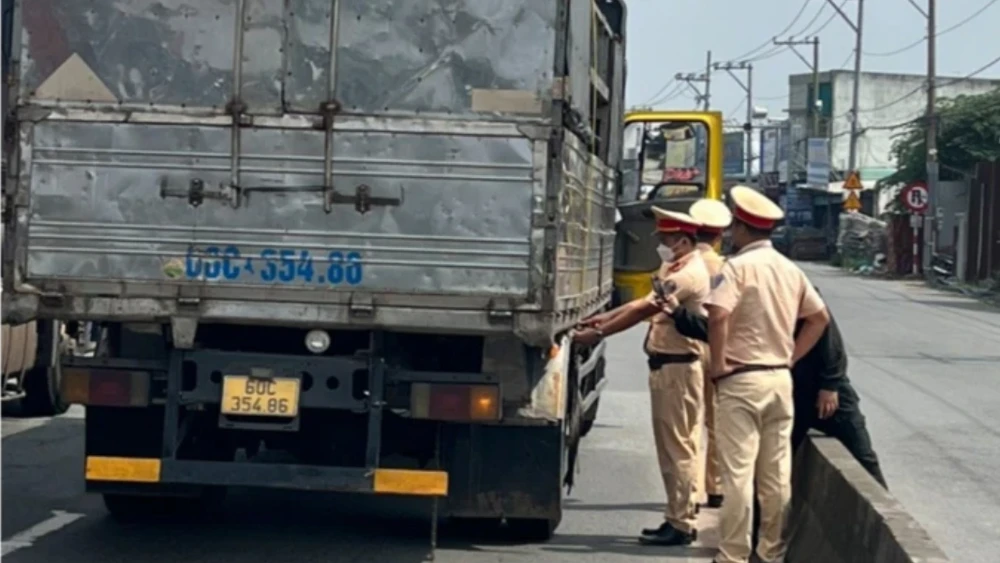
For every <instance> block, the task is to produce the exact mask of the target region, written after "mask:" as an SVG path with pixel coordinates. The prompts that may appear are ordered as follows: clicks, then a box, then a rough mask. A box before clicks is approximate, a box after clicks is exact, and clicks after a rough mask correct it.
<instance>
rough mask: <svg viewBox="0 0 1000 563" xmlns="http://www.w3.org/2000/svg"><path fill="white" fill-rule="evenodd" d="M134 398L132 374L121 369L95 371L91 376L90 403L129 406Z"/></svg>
mask: <svg viewBox="0 0 1000 563" xmlns="http://www.w3.org/2000/svg"><path fill="white" fill-rule="evenodd" d="M131 399H132V374H131V373H130V372H127V371H125V372H121V371H95V372H92V374H91V376H90V399H89V401H87V403H88V404H90V405H94V406H100V407H127V406H129V405H130V404H131Z"/></svg>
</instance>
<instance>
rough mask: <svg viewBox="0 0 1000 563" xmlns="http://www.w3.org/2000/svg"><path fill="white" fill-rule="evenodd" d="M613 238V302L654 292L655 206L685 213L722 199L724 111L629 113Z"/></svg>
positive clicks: (626, 300)
mask: <svg viewBox="0 0 1000 563" xmlns="http://www.w3.org/2000/svg"><path fill="white" fill-rule="evenodd" d="M623 135H624V140H623V142H622V163H621V167H622V176H621V185H620V187H619V191H618V219H619V221H618V223H617V225H616V237H615V262H614V281H615V297H614V303H615V304H619V303H625V302H628V301H630V300H632V299H635V298H637V297H641V296H643V295H646V294H648V293H649V292H650V291H652V284H651V279H652V275H653V274H654V273H655V272H656V269H657V268H658V267H659V264H660V260H659V258H658V257H657V255H656V239H655V238H654V237H651V236H650V234H651V233H652V232H653V230H654V227H653V226H654V224H655V220H654V218H653V213H652V210H651V208H652V207H653V206H654V205H655V206H657V207H661V208H663V209H670V210H675V211H683V212H686V211H687V209H688V207H689V206H690V205H691V204H692V203H694V201H695V200H697V199H700V198H704V197H708V198H713V199H722V197H723V174H722V114H721V113H720V112H716V111H683V112H680V111H659V110H648V111H647V110H643V111H632V112H629V113H627V114H626V116H625V126H624V130H623Z"/></svg>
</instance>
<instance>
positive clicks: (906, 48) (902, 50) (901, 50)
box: [864, 0, 1000, 57]
mask: <svg viewBox="0 0 1000 563" xmlns="http://www.w3.org/2000/svg"><path fill="white" fill-rule="evenodd" d="M997 2H1000V0H990V1H989V2H987V3H986V4H985V5H983V7H981V8H979V9H978V10H976V11H975V12H973V13H972V15H970V16H968V17H967V18H965V19H964V20H962V21H960V22H958V23H956V24H954V25H952V26H949V27H946V28H944V29H942V30H940V31H938V32H937V33H935V34H934V37H941V36H942V35H945V34H946V33H951V32H952V31H955V30H956V29H958V28H960V27H962V26H964V25H965V24H967V23H969V22H971V21H972V20H974V19H976V18H977V17H979V15H980V14H982V13H983V12H985V11H986V10H988V9H990V8H991V7H993V5H994V4H996V3H997ZM925 41H927V36H926V35H925V36H923V37H921V38H920V39H918V40H916V41H914V42H913V43H909V44H907V45H905V46H903V47H900V48H898V49H894V50H892V51H886V52H883V53H869V52H867V51H864V54H865V56H866V57H891V56H893V55H898V54H900V53H905V52H906V51H909V50H910V49H912V48H914V47H916V46H918V45H921V44H922V43H924V42H925Z"/></svg>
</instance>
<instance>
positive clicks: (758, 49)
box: [728, 0, 812, 62]
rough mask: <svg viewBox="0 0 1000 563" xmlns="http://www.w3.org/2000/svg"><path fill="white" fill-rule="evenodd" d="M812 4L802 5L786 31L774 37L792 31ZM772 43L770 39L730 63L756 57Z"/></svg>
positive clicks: (783, 30) (808, 0)
mask: <svg viewBox="0 0 1000 563" xmlns="http://www.w3.org/2000/svg"><path fill="white" fill-rule="evenodd" d="M811 3H812V0H806V1H805V2H804V3H803V4H802V7H801V8H799V11H798V13H797V14H795V17H794V18H792V21H791V22H789V24H788V25H787V26H785V29H782V30H781V31H779V32H778V33H775V34H774V37H778V36H780V35H784V34H786V33H788V30H789V29H792V28H793V27H794V26H795V24H796V23H798V22H799V19H801V18H802V14H804V13H805V12H806V8H808V7H809V4H811ZM771 41H772V40H771V39H768V40H767V41H765V42H763V43H761V44H760V45H758V46H757V47H754V48H753V49H751V50H749V51H747V52H746V53H743V54H742V55H739V56H736V57H731V58H730V59H728V62H734V61H739V60H742V59H744V58H746V57H749V56H752V55H756V54H758V53H759V52H760V51H762V50H763V49H765V48H766V47H769V46H770V45H772V42H771Z"/></svg>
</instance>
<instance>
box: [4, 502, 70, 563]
mask: <svg viewBox="0 0 1000 563" xmlns="http://www.w3.org/2000/svg"><path fill="white" fill-rule="evenodd" d="M83 517H84V515H83V514H74V513H72V512H66V511H64V510H53V511H52V517H51V518H49V519H47V520H43V521H41V522H39V523H37V524H35V525H34V526H32V527H30V528H28V529H27V530H24V531H23V532H18V533H16V534H14V535H13V536H11V537H10V539H9V540H5V541H4V542H3V544H2V548H0V556H3V555H9V554H11V553H14V552H15V551H17V550H19V549H22V548H25V547H31V546H32V545H34V543H35V542H36V541H38V540H39V539H41V538H42V536H46V535H48V534H51V533H52V532H57V531H59V530H60V529H62V528H65V527H66V526H69V525H70V524H72V523H73V522H76V521H77V520H79V519H80V518H83Z"/></svg>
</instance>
